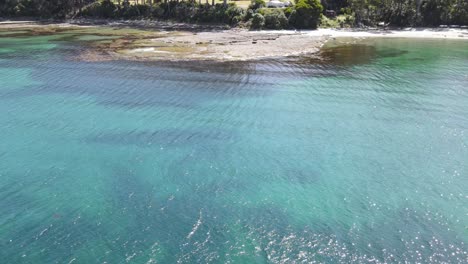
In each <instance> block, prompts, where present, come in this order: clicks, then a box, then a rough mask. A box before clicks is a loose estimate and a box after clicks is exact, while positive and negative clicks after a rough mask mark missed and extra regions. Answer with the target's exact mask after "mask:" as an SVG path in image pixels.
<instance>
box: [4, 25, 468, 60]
mask: <svg viewBox="0 0 468 264" xmlns="http://www.w3.org/2000/svg"><path fill="white" fill-rule="evenodd" d="M5 29H10V30H11V29H13V30H17V31H20V30H26V31H28V30H29V31H30V32H34V33H35V34H45V35H47V34H60V33H64V32H66V31H67V30H69V32H68V33H72V34H75V35H77V36H79V35H81V36H85V35H88V36H90V35H93V36H94V35H95V36H102V37H104V38H105V37H106V36H108V37H110V36H112V37H114V39H112V40H111V41H109V40H107V41H102V42H99V41H96V42H95V43H92V44H93V45H88V46H89V47H90V48H89V49H87V50H86V51H85V52H83V53H82V54H80V55H79V56H78V59H81V60H85V61H103V60H117V59H124V60H142V61H147V60H149V61H152V60H167V61H200V60H205V61H249V60H260V59H267V58H281V57H295V56H304V55H309V56H314V54H316V53H318V52H319V51H320V49H321V48H322V46H323V45H325V44H326V43H327V42H328V41H329V40H331V39H332V40H337V39H338V40H339V39H341V38H343V39H349V38H351V39H356V40H362V39H366V38H376V37H378V38H414V39H451V40H468V29H464V28H404V29H364V30H363V29H318V30H302V31H296V30H261V31H249V30H246V29H239V28H232V29H226V28H223V27H217V26H211V27H210V26H208V27H205V26H204V25H192V24H184V23H172V22H166V21H145V20H141V21H107V20H106V21H102V20H78V21H68V22H59V23H56V22H50V21H49V22H47V21H46V22H39V21H1V22H0V30H5ZM77 29H78V31H80V32H76V31H77ZM129 31H131V32H129ZM74 32H76V33H74ZM78 40H79V39H78Z"/></svg>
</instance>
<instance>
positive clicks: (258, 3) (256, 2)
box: [248, 0, 266, 10]
mask: <svg viewBox="0 0 468 264" xmlns="http://www.w3.org/2000/svg"><path fill="white" fill-rule="evenodd" d="M265 6H266V4H265V1H264V0H252V3H251V4H250V5H249V8H248V9H251V10H257V9H260V8H264V7H265Z"/></svg>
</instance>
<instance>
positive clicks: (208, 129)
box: [0, 36, 468, 263]
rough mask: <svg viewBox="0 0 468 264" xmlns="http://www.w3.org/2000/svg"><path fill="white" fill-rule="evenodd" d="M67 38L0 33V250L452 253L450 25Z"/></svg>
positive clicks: (270, 258)
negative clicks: (192, 57)
mask: <svg viewBox="0 0 468 264" xmlns="http://www.w3.org/2000/svg"><path fill="white" fill-rule="evenodd" d="M86 38H87V39H88V37H86ZM80 45H82V43H75V44H73V43H70V42H67V41H57V37H56V36H36V37H16V38H8V37H0V111H1V113H2V115H0V127H1V132H2V133H1V134H2V139H1V140H0V258H1V259H2V262H4V263H105V262H106V263H152V262H157V263H176V262H179V263H294V262H296V263H299V262H303V263H313V262H326V263H349V262H355V263H361V262H362V263H367V262H374V263H381V262H405V261H407V262H410V263H415V262H422V263H439V262H451V263H463V262H465V263H466V262H467V261H468V252H467V251H468V246H467V243H468V233H467V228H468V218H467V215H468V206H467V204H468V203H467V202H468V192H467V190H468V177H467V174H468V85H467V84H468V42H466V41H465V42H464V41H444V40H430V41H429V40H403V39H374V40H366V41H363V42H359V43H356V44H354V45H344V46H343V45H341V46H334V47H330V48H328V49H325V50H324V51H323V52H322V54H321V55H322V59H321V60H317V59H307V58H301V59H297V60H270V61H262V62H251V63H160V62H159V63H156V62H144V63H143V62H131V61H111V62H82V61H77V60H75V59H74V58H75V55H76V54H77V53H78V52H79V51H80V50H81V49H82V48H83V47H82V46H80Z"/></svg>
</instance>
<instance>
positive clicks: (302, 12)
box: [289, 0, 323, 29]
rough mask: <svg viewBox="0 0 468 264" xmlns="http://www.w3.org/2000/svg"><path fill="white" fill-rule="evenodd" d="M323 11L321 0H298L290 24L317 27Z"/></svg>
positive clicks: (296, 26) (299, 26)
mask: <svg viewBox="0 0 468 264" xmlns="http://www.w3.org/2000/svg"><path fill="white" fill-rule="evenodd" d="M322 11H323V7H322V4H321V3H320V0H298V1H297V4H296V6H295V7H294V11H292V13H291V15H290V16H289V24H290V25H291V26H293V27H295V28H303V29H316V28H317V27H318V24H319V21H320V14H321V13H322Z"/></svg>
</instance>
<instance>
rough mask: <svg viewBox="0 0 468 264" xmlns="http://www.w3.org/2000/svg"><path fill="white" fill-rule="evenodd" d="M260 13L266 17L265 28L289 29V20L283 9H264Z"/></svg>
mask: <svg viewBox="0 0 468 264" xmlns="http://www.w3.org/2000/svg"><path fill="white" fill-rule="evenodd" d="M260 13H261V14H262V15H263V16H264V17H265V28H268V29H285V28H288V25H289V24H288V18H287V17H286V15H285V14H284V12H283V10H282V9H262V10H261V12H260Z"/></svg>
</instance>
